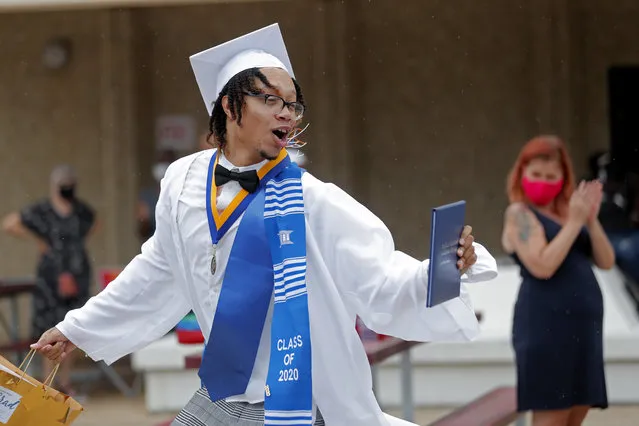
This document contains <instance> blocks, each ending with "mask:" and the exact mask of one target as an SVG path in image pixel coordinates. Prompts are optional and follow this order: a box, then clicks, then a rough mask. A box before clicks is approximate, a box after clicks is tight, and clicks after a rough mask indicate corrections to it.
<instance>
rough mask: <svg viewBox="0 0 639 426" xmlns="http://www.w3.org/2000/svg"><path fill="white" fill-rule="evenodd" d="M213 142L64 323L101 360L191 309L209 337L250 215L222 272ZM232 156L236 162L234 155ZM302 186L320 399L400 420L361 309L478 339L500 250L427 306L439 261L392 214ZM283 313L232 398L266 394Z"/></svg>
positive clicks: (350, 415) (387, 320)
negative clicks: (408, 242)
mask: <svg viewBox="0 0 639 426" xmlns="http://www.w3.org/2000/svg"><path fill="white" fill-rule="evenodd" d="M213 152H214V150H208V151H203V152H198V153H196V154H193V155H190V156H187V157H184V158H181V159H179V160H178V161H176V162H175V163H173V164H172V165H171V166H170V167H169V169H168V170H167V172H166V176H165V178H164V179H163V181H162V189H161V193H160V197H159V201H158V204H157V207H156V223H157V228H156V232H155V235H154V236H153V237H152V238H151V239H150V240H148V241H147V242H146V243H145V244H144V245H143V246H142V251H141V253H140V254H139V255H138V256H136V257H135V258H134V259H133V260H132V261H131V262H130V263H129V264H128V265H127V266H126V268H125V269H124V270H123V271H122V273H121V274H120V275H119V276H118V277H117V279H116V280H114V281H113V282H112V283H110V284H109V286H108V287H107V288H106V289H105V290H104V291H102V292H101V293H100V294H98V295H97V296H95V297H93V298H91V299H90V300H89V301H88V303H87V304H86V305H85V306H84V307H82V308H80V309H77V310H74V311H71V312H69V313H68V314H67V316H66V318H65V319H64V321H62V322H61V323H60V324H58V326H57V327H58V328H59V329H60V331H61V332H62V333H63V334H64V335H65V336H67V337H68V338H69V340H71V341H72V342H73V343H74V344H75V345H77V346H78V347H79V348H80V349H82V350H83V351H85V352H86V353H87V355H88V356H90V357H91V358H92V359H93V360H96V361H97V360H104V361H105V362H106V363H112V362H114V361H116V360H117V359H119V358H120V357H122V356H124V355H126V354H129V353H131V352H133V351H136V350H139V349H141V348H143V347H144V346H146V345H147V344H149V343H150V342H152V341H154V340H156V339H158V338H160V337H162V336H163V335H164V334H166V333H167V332H168V331H169V330H170V329H171V328H172V327H174V326H175V325H176V323H177V322H178V321H179V320H180V319H181V318H182V317H183V316H184V315H186V314H187V313H188V312H189V310H191V309H192V310H193V311H194V312H195V315H196V316H197V320H198V322H199V324H200V327H201V329H202V332H203V334H204V336H206V337H207V339H208V335H209V333H210V331H211V326H212V323H213V318H214V316H215V310H216V307H217V301H218V297H219V294H220V289H221V286H222V279H223V276H224V270H225V266H226V262H227V260H228V256H229V254H230V251H231V247H232V245H233V241H234V238H235V234H236V232H237V228H238V225H239V222H240V220H241V218H240V219H238V221H237V222H236V223H235V224H234V226H232V227H231V228H230V230H229V231H228V232H227V234H226V235H225V236H224V237H223V238H222V240H220V242H219V243H218V247H217V260H218V268H217V271H216V273H215V275H211V273H210V262H211V256H212V254H211V251H210V247H211V237H210V233H209V229H208V223H207V216H206V205H205V198H206V195H205V194H206V179H207V166H208V163H209V160H210V158H211V156H212V154H213ZM220 162H221V164H222V165H224V166H226V167H228V168H232V167H233V166H232V165H231V164H229V163H228V161H227V160H226V159H225V158H224V157H222V158H221V159H220ZM255 167H257V166H255ZM255 167H253V168H255ZM249 168H251V167H243V168H239V169H240V170H241V171H244V170H246V169H249ZM302 186H303V194H304V202H305V209H306V238H307V241H306V244H307V289H308V305H309V317H310V324H311V330H310V331H311V345H312V363H313V364H312V369H313V395H314V399H315V403H316V404H317V405H318V407H319V409H320V411H321V412H322V415H323V416H324V419H325V421H326V423H327V425H329V426H388V425H389V424H393V423H394V422H393V421H391V423H389V422H388V419H389V418H390V416H386V415H384V414H383V413H382V411H381V410H380V408H379V405H378V404H377V401H376V399H375V396H374V394H373V392H372V382H371V373H370V368H369V364H368V361H367V358H366V353H365V351H364V348H363V346H362V343H361V340H360V338H359V336H358V334H357V332H356V330H355V319H356V316H359V317H360V318H362V320H363V321H364V322H365V324H366V325H367V326H368V327H369V328H370V329H372V330H374V331H376V332H378V333H381V334H386V335H392V336H396V337H399V338H402V339H405V340H413V341H424V342H426V341H468V340H471V339H473V338H474V337H475V336H476V335H477V334H478V332H479V326H478V323H477V319H476V317H475V312H474V310H473V307H472V304H471V301H470V299H469V297H468V294H467V291H466V289H465V288H464V286H465V285H466V283H470V282H478V281H486V280H490V279H493V278H494V277H495V276H496V275H497V267H496V263H495V259H494V258H493V257H492V256H491V255H490V253H488V251H487V250H486V249H485V248H484V247H483V246H481V245H480V244H475V251H476V253H477V263H476V264H475V265H474V266H473V267H472V268H471V270H470V271H469V272H468V273H467V274H466V275H464V276H463V277H462V282H463V284H462V294H461V296H460V297H459V298H456V299H453V300H450V301H448V302H445V303H443V304H441V305H439V306H437V307H434V308H430V309H427V308H426V307H425V305H426V290H427V267H428V261H427V260H426V261H419V260H416V259H414V258H412V257H410V256H408V255H407V254H405V253H402V252H401V251H397V250H395V246H394V243H393V238H392V236H391V234H390V232H389V230H388V229H387V227H386V226H385V225H384V224H383V223H382V221H381V220H380V219H379V218H377V217H376V216H375V215H374V214H373V213H371V212H370V211H369V210H367V209H366V208H365V207H364V206H362V205H361V204H359V203H358V202H357V201H355V200H354V199H353V198H352V197H350V196H349V195H348V194H346V193H345V192H344V191H342V190H341V189H340V188H338V187H337V186H335V185H333V184H330V183H324V182H321V181H320V180H318V179H317V178H315V177H314V176H312V175H311V174H310V173H304V174H303V177H302ZM238 190H239V185H238V184H237V183H236V182H229V183H227V184H226V185H224V186H223V187H222V193H221V194H220V198H218V202H220V201H221V198H226V199H227V201H228V198H229V192H230V195H233V194H234V193H235V192H236V191H238ZM225 191H226V194H225ZM271 315H272V312H271V310H269V314H268V318H267V320H266V321H267V322H266V326H265V327H264V332H263V334H262V339H261V343H260V347H259V349H258V353H257V358H256V362H255V367H254V370H253V374H252V377H251V380H250V382H249V385H248V387H247V391H246V393H245V394H244V395H238V396H235V397H232V398H229V400H231V401H248V402H253V403H254V402H259V401H263V398H264V396H263V393H264V385H265V380H266V372H267V369H268V360H269V351H270V347H269V342H270V323H271Z"/></svg>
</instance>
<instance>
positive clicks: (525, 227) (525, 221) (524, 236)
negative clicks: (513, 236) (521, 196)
mask: <svg viewBox="0 0 639 426" xmlns="http://www.w3.org/2000/svg"><path fill="white" fill-rule="evenodd" d="M515 222H516V223H517V232H518V235H519V239H520V240H521V241H522V242H524V243H525V242H527V241H528V238H530V228H531V224H530V217H529V216H528V212H526V211H520V212H517V216H516V217H515Z"/></svg>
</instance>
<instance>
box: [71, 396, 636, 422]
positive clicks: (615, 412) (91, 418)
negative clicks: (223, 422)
mask: <svg viewBox="0 0 639 426" xmlns="http://www.w3.org/2000/svg"><path fill="white" fill-rule="evenodd" d="M84 407H85V409H86V411H85V412H84V413H83V414H82V415H81V416H80V418H79V419H78V420H77V421H76V422H75V423H74V424H73V426H155V425H157V424H158V423H160V422H162V421H164V420H167V419H169V418H170V417H171V415H170V414H160V415H157V414H156V415H149V414H147V413H146V410H145V409H144V399H143V398H142V397H139V398H135V399H127V398H124V397H121V396H119V395H116V394H100V395H96V396H94V397H91V398H90V399H88V400H87V401H86V402H85V404H84ZM388 411H389V413H390V414H394V415H399V414H398V412H394V411H393V410H388ZM448 411H449V409H448V408H428V409H420V410H418V411H417V412H416V416H417V418H416V422H417V423H419V424H422V425H426V424H428V423H429V422H430V421H433V420H435V419H437V418H439V417H441V416H442V415H444V414H446V413H447V412H448ZM637 424H639V406H615V407H611V408H609V409H608V410H604V411H600V410H596V411H593V412H592V413H591V414H590V415H589V417H588V418H587V419H586V422H585V423H584V426H636V425H637ZM468 426H473V425H468Z"/></svg>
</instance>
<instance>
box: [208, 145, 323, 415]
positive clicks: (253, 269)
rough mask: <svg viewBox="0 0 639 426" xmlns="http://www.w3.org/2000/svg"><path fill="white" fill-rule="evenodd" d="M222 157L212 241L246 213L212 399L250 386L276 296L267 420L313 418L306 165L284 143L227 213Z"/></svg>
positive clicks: (221, 305)
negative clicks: (221, 193)
mask: <svg viewBox="0 0 639 426" xmlns="http://www.w3.org/2000/svg"><path fill="white" fill-rule="evenodd" d="M216 164H217V153H215V154H214V155H213V157H212V158H211V162H210V164H209V174H208V183H207V211H208V213H209V214H208V216H209V228H210V230H211V238H212V243H213V244H217V242H218V241H219V240H220V239H221V238H222V237H223V235H224V233H226V231H227V230H228V228H229V227H230V224H229V223H228V222H230V221H235V220H237V219H238V218H239V216H241V214H242V213H244V216H243V218H242V220H241V222H240V225H239V227H238V231H237V235H236V237H235V241H234V244H233V247H232V249H231V254H230V256H229V260H228V263H227V266H226V271H225V274H224V280H223V283H222V289H221V291H220V296H219V301H218V304H217V310H216V312H215V317H214V319H213V327H212V329H211V334H210V336H209V339H208V342H207V344H206V347H205V351H204V355H203V359H202V366H201V367H200V371H199V375H200V378H201V379H202V382H203V384H204V386H205V387H206V388H207V391H208V393H209V396H210V398H211V400H212V401H217V400H220V399H224V398H226V397H229V396H233V395H239V394H243V393H244V392H245V391H246V386H247V384H248V382H249V379H250V377H251V374H252V371H253V366H254V364H255V356H256V354H257V349H258V346H259V342H260V338H261V335H262V331H263V328H264V320H265V318H266V314H267V312H268V308H269V306H270V303H271V301H273V303H274V304H273V322H272V325H271V345H270V346H271V351H270V362H269V370H268V375H267V379H266V386H265V390H264V391H265V399H264V411H265V415H264V424H265V425H289V426H292V425H295V426H302V425H312V423H313V420H312V410H313V392H312V379H311V340H310V326H309V317H308V298H307V292H306V221H305V216H304V199H303V193H302V181H301V176H302V173H303V170H302V169H300V168H299V167H298V166H297V165H295V164H294V163H292V162H291V161H290V159H289V157H288V154H287V153H286V151H285V150H282V152H281V153H280V155H279V156H278V158H277V159H275V160H272V161H269V162H268V163H267V164H266V165H265V166H263V167H262V168H261V169H260V170H258V176H259V177H260V186H259V188H258V190H257V191H255V192H254V193H252V194H249V193H248V192H246V191H244V190H241V191H240V193H239V194H238V195H237V196H236V198H235V199H234V200H233V201H232V202H231V204H230V205H229V207H228V208H227V209H226V210H225V211H224V212H223V213H222V214H221V215H219V214H217V209H216V208H215V197H216V188H215V175H214V170H215V165H216ZM231 224H232V222H231Z"/></svg>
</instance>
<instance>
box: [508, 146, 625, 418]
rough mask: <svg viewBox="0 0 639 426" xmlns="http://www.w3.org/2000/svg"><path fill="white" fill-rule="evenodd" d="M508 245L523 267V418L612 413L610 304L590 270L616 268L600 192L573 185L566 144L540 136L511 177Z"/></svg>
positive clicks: (519, 355) (518, 327)
mask: <svg viewBox="0 0 639 426" xmlns="http://www.w3.org/2000/svg"><path fill="white" fill-rule="evenodd" d="M508 195H509V199H510V203H511V204H510V205H509V207H508V209H507V210H506V215H505V226H504V232H503V235H502V245H503V247H504V249H505V251H506V252H507V253H509V254H510V255H511V256H512V257H513V258H514V260H515V262H516V263H517V264H518V265H519V266H520V270H521V277H522V282H521V287H520V289H519V295H518V298H517V302H516V304H515V309H514V317H513V330H512V344H513V348H514V350H515V358H516V365H517V403H518V410H519V411H522V412H523V411H532V412H533V426H542V425H543V426H578V425H581V424H582V422H583V420H584V418H585V417H586V415H587V413H588V410H589V409H590V408H592V407H598V408H606V407H607V406H608V398H607V392H606V381H605V372H604V359H603V298H602V293H601V290H600V288H599V284H598V283H597V279H596V277H595V275H594V272H593V270H592V262H594V264H595V265H596V266H597V267H599V268H602V269H610V268H612V267H613V265H614V263H615V256H614V251H613V249H612V246H611V245H610V242H609V241H608V238H607V237H606V234H605V233H604V231H603V228H602V226H601V224H600V223H599V221H598V219H597V214H598V212H599V206H600V204H601V197H602V186H601V183H599V182H597V181H591V182H584V181H582V182H581V183H579V185H578V186H577V187H576V188H575V184H574V177H573V171H572V166H571V162H570V159H569V157H568V154H567V152H566V149H565V147H564V145H563V143H562V142H561V140H560V139H559V138H557V137H554V136H540V137H537V138H535V139H533V140H531V141H530V142H528V143H527V144H526V145H525V146H524V147H523V149H522V151H521V153H520V155H519V158H518V159H517V161H516V163H515V165H514V167H513V169H512V170H511V172H510V175H509V179H508Z"/></svg>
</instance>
